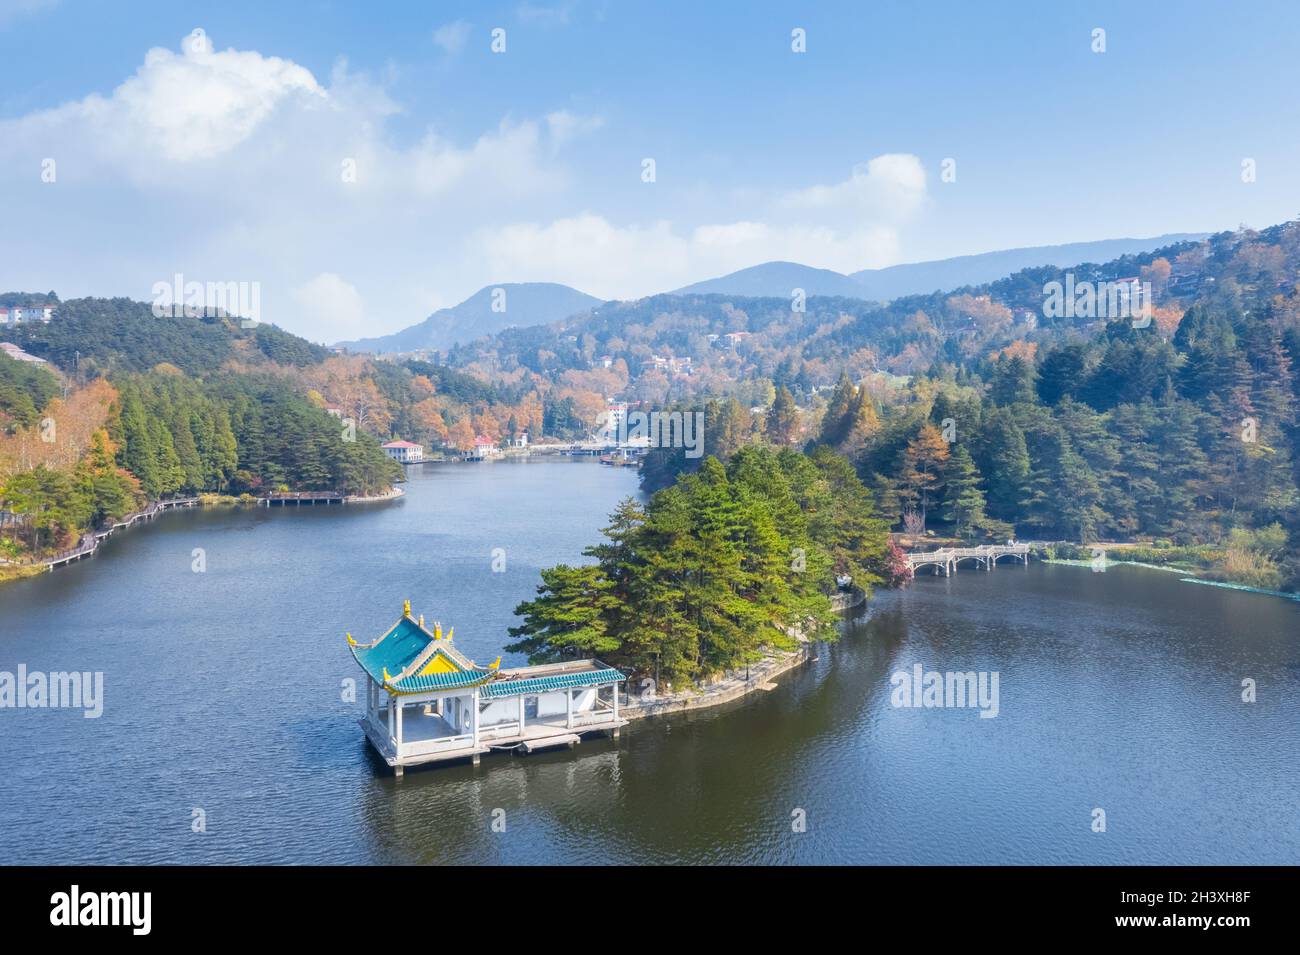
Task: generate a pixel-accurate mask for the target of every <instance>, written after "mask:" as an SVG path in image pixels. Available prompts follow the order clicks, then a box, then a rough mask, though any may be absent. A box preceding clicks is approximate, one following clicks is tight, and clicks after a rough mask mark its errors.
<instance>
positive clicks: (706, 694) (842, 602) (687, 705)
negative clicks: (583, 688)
mask: <svg viewBox="0 0 1300 955" xmlns="http://www.w3.org/2000/svg"><path fill="white" fill-rule="evenodd" d="M840 598H842V599H840ZM866 602H867V595H866V592H865V591H862V590H857V589H855V590H854V591H853V592H852V593H844V594H836V595H835V596H834V597H832V605H833V608H834V609H835V610H836V612H840V613H842V612H844V611H846V610H852V609H854V608H856V607H860V606H862V605H863V604H865V603H866ZM818 642H820V641H804V640H801V641H800V644H799V649H797V650H790V651H785V652H777V653H774V654H771V655H770V656H767V657H765V658H764V659H762V660H760V661H759V662H758V663H755V664H753V665H752V666H750V667H749V668H748V670H747V676H744V675H741V674H739V673H737V674H736V675H735V676H728V677H724V678H723V679H721V680H718V681H717V682H716V683H711V684H709V685H708V686H707V687H705V688H704V689H702V690H682V691H680V692H677V693H669V694H667V695H666V696H659V697H655V698H654V699H653V700H650V701H646V702H642V701H641V700H640V699H639V698H638V699H636V700H633V699H632V697H631V694H630V693H629V695H628V702H627V703H626V704H624V705H623V707H622V708H621V709H620V710H619V712H620V714H621V715H622V716H623V717H624V718H625V719H627V720H639V719H649V718H651V717H655V716H667V715H670V714H673V713H690V712H693V711H695V710H707V709H711V708H713V707H715V706H722V705H724V704H726V703H733V702H735V701H736V700H740V699H744V698H745V697H746V696H749V695H750V694H751V693H754V692H756V691H758V690H764V691H768V690H775V689H776V688H777V685H776V684H775V683H773V682H772V681H773V680H775V679H776V678H777V677H778V676H781V675H782V674H783V673H787V672H789V671H790V670H793V669H794V668H795V667H797V666H801V665H802V664H804V663H809V662H811V661H812V660H814V659H815V657H814V656H813V647H814V646H815V645H816V643H818Z"/></svg>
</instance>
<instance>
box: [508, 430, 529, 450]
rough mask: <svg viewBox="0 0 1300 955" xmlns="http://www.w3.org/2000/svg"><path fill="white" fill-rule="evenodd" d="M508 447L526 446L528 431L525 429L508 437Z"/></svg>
mask: <svg viewBox="0 0 1300 955" xmlns="http://www.w3.org/2000/svg"><path fill="white" fill-rule="evenodd" d="M510 447H512V448H526V447H528V432H527V431H520V432H519V433H518V434H517V435H515V436H514V437H513V438H511V439H510Z"/></svg>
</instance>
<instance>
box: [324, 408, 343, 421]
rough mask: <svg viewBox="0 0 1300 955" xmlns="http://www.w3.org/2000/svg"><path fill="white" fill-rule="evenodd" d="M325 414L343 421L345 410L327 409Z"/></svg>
mask: <svg viewBox="0 0 1300 955" xmlns="http://www.w3.org/2000/svg"><path fill="white" fill-rule="evenodd" d="M325 413H326V414H327V415H330V416H331V417H334V418H340V419H341V418H342V417H343V409H342V408H328V407H327V408H326V409H325Z"/></svg>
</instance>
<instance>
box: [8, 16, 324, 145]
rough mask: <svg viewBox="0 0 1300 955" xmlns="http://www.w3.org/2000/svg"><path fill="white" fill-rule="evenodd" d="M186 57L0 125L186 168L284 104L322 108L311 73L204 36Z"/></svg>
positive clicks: (153, 53) (188, 43) (159, 61)
mask: <svg viewBox="0 0 1300 955" xmlns="http://www.w3.org/2000/svg"><path fill="white" fill-rule="evenodd" d="M181 45H182V47H183V49H184V51H185V52H183V53H174V52H172V51H171V50H165V49H161V48H155V49H152V50H150V51H149V52H148V53H146V54H145V58H144V63H143V64H142V65H141V66H140V68H139V69H138V70H137V71H136V73H135V75H134V76H132V77H131V78H130V79H128V80H126V81H125V82H124V83H122V84H121V85H120V86H118V87H117V89H115V90H114V91H113V93H112V95H111V96H108V97H103V96H100V95H98V94H93V95H91V96H87V97H86V98H85V99H83V100H80V101H79V102H75V103H69V104H67V105H65V106H60V107H58V108H56V109H52V110H45V111H42V112H38V113H34V114H32V115H30V116H27V117H25V118H23V119H20V120H17V121H10V122H5V123H0V129H6V130H8V129H13V130H14V131H15V132H16V133H18V134H21V135H31V136H33V137H35V138H36V139H38V140H42V139H43V140H46V141H56V142H63V143H65V144H67V145H74V144H75V147H74V148H77V150H78V152H89V153H91V154H92V155H93V154H100V155H104V156H112V157H113V158H114V159H115V160H116V161H118V162H123V161H127V162H136V163H138V162H139V161H140V160H141V159H142V158H144V157H147V156H148V154H149V153H152V152H157V153H160V154H161V155H162V157H164V158H166V159H168V160H173V161H180V162H188V161H192V160H199V159H205V158H210V157H213V156H219V155H221V154H224V153H228V152H230V151H231V150H233V149H234V148H235V147H237V146H238V145H239V144H241V143H243V142H244V141H245V140H247V139H248V137H249V136H250V135H252V133H253V132H254V130H256V129H257V128H258V127H259V126H261V125H262V124H264V123H265V122H266V120H267V119H268V118H269V117H270V116H271V115H272V114H273V113H274V112H275V111H276V109H277V108H278V107H279V106H280V105H281V104H282V103H284V102H285V101H286V100H289V99H293V98H297V99H298V100H299V104H300V105H304V104H305V103H306V102H308V101H312V100H314V101H316V102H323V101H324V100H325V98H326V93H325V91H324V90H323V89H322V88H321V86H320V85H319V84H318V83H317V82H316V79H315V77H313V76H312V74H311V72H310V71H308V70H306V69H304V68H303V67H301V66H298V65H297V64H295V63H293V62H291V61H289V60H282V59H280V58H279V57H263V56H262V55H261V54H259V53H240V52H236V51H235V50H227V51H225V52H223V53H215V52H213V51H212V45H211V41H210V40H208V38H207V37H206V35H205V34H202V33H199V34H190V35H189V36H187V37H185V38H184V39H183V40H182V43H181Z"/></svg>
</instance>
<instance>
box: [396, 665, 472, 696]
mask: <svg viewBox="0 0 1300 955" xmlns="http://www.w3.org/2000/svg"><path fill="white" fill-rule="evenodd" d="M392 675H393V674H392V673H391V672H390V673H389V676H390V677H391V676H392ZM490 679H492V675H491V674H490V673H484V672H483V671H481V670H468V671H465V672H462V673H426V674H425V675H423V676H420V675H417V674H412V675H411V676H406V677H402V679H400V680H392V679H390V680H389V681H388V685H389V686H390V687H393V688H395V689H396V690H397V691H398V692H400V693H428V692H429V691H430V690H455V689H457V688H459V687H463V686H474V685H476V684H479V683H483V682H484V681H486V680H490Z"/></svg>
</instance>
